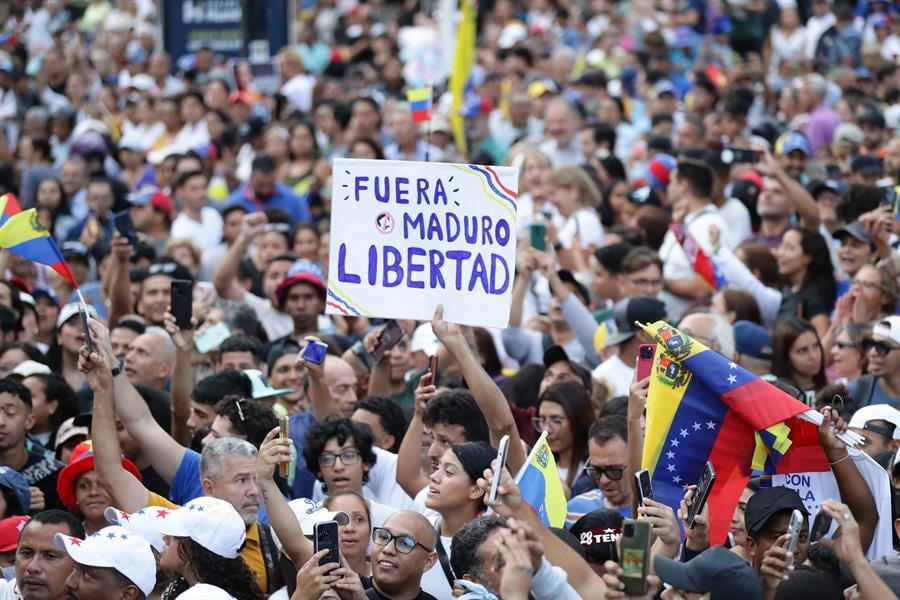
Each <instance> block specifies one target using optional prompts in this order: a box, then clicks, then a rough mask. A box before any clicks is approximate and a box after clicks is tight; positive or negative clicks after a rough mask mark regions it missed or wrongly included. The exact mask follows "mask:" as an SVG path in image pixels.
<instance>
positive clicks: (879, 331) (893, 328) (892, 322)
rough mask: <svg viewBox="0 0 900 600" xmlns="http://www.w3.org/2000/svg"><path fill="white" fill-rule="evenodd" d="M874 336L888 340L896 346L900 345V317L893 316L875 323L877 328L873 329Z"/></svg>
mask: <svg viewBox="0 0 900 600" xmlns="http://www.w3.org/2000/svg"><path fill="white" fill-rule="evenodd" d="M872 335H877V336H880V337H885V338H888V339H889V340H891V341H893V342H894V343H895V344H898V345H900V316H898V315H891V316H889V317H885V318H883V319H881V320H880V321H878V322H877V323H875V327H873V328H872Z"/></svg>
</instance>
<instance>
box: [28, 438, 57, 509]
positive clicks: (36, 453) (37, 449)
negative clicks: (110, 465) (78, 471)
mask: <svg viewBox="0 0 900 600" xmlns="http://www.w3.org/2000/svg"><path fill="white" fill-rule="evenodd" d="M26 450H27V451H28V460H26V461H25V466H24V467H22V468H21V469H18V471H19V474H20V475H22V477H24V478H25V481H27V482H28V485H33V486H34V487H36V488H38V489H39V490H41V492H43V493H44V505H45V508H59V509H63V510H65V509H66V507H65V506H63V504H62V502H60V500H59V495H58V494H57V493H56V480H57V479H58V478H59V471H60V469H62V468H63V467H64V466H65V465H64V464H63V463H61V462H60V461H58V460H56V457H55V456H54V455H53V453H52V452H50V451H49V450H47V449H46V448H44V447H43V446H41V445H40V444H37V443H35V442H32V441H31V440H28V441H27V442H26Z"/></svg>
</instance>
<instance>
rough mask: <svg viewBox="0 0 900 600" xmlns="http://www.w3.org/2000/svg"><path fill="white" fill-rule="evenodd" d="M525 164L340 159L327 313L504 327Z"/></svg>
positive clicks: (336, 164)
mask: <svg viewBox="0 0 900 600" xmlns="http://www.w3.org/2000/svg"><path fill="white" fill-rule="evenodd" d="M517 182H518V170H517V169H513V168H509V167H487V166H480V165H456V164H448V163H422V162H401V161H369V160H351V159H336V160H335V161H334V181H333V190H334V191H333V196H332V210H331V217H332V218H331V260H330V261H329V265H330V266H329V273H328V308H327V312H328V313H330V314H342V315H354V316H357V315H363V316H373V317H393V318H405V319H423V320H424V319H431V317H432V316H433V315H434V308H435V306H436V305H438V304H443V305H444V309H445V318H446V319H447V320H449V321H453V322H457V323H465V324H468V325H477V326H483V327H506V325H507V323H508V322H509V305H510V299H511V294H512V285H513V277H514V276H515V256H516V235H515V233H516V205H517V199H518V198H517V189H518V185H517Z"/></svg>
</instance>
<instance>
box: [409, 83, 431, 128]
mask: <svg viewBox="0 0 900 600" xmlns="http://www.w3.org/2000/svg"><path fill="white" fill-rule="evenodd" d="M406 100H407V102H409V110H410V111H411V112H412V118H413V123H422V122H424V121H427V120H428V119H430V118H431V88H430V87H422V88H415V89H412V90H406Z"/></svg>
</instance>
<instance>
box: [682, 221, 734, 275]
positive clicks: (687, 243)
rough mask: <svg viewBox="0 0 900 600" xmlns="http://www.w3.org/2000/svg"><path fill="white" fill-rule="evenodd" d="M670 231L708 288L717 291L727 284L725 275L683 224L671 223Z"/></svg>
mask: <svg viewBox="0 0 900 600" xmlns="http://www.w3.org/2000/svg"><path fill="white" fill-rule="evenodd" d="M672 232H673V233H674V234H675V239H676V240H678V243H679V244H680V245H681V247H682V248H683V249H684V252H685V254H687V257H688V261H689V262H690V263H691V268H693V269H694V272H695V273H696V274H697V275H699V276H700V277H702V278H703V281H705V282H706V284H707V285H708V286H709V287H710V289H712V290H714V291H719V290H721V289H722V288H724V287H725V286H726V285H727V284H728V282H727V281H726V280H725V275H724V274H723V273H722V271H721V270H720V269H719V267H718V266H717V265H716V263H714V262H713V261H712V259H710V258H709V255H707V254H706V252H704V251H703V248H702V247H701V246H700V244H699V243H697V240H696V239H695V238H694V236H693V235H691V233H690V232H689V231H687V230H686V229H685V228H684V227H683V226H680V225H677V224H673V225H672Z"/></svg>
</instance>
